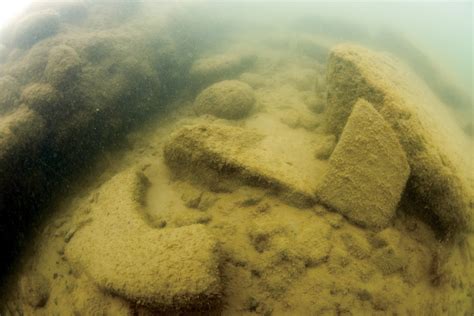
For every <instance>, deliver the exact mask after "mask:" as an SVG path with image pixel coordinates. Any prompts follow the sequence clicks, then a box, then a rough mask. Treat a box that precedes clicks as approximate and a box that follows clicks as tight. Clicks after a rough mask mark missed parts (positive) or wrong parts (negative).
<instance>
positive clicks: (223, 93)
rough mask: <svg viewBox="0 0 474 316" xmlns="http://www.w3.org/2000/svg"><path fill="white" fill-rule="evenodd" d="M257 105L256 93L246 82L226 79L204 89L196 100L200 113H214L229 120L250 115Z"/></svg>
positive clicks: (196, 106) (196, 107)
mask: <svg viewBox="0 0 474 316" xmlns="http://www.w3.org/2000/svg"><path fill="white" fill-rule="evenodd" d="M254 106H255V94H254V92H253V89H252V88H251V87H250V86H249V85H248V84H246V83H243V82H240V81H236V80H225V81H221V82H219V83H216V84H213V85H212V86H210V87H208V88H206V89H205V90H204V91H202V92H201V93H200V94H199V95H198V96H197V98H196V100H195V102H194V107H195V110H196V112H197V113H198V114H212V115H214V116H217V117H220V118H225V119H229V120H237V119H241V118H244V117H246V116H248V115H249V113H250V111H251V110H252V109H253V108H254Z"/></svg>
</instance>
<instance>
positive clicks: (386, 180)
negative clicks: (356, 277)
mask: <svg viewBox="0 0 474 316" xmlns="http://www.w3.org/2000/svg"><path fill="white" fill-rule="evenodd" d="M409 174H410V167H409V166H408V162H407V159H406V156H405V153H404V151H403V148H402V146H401V145H400V143H399V141H398V139H397V135H396V134H395V132H394V131H393V130H392V128H391V127H390V126H389V125H388V123H387V122H385V120H384V119H383V118H382V116H381V115H380V114H379V113H378V112H377V111H376V110H375V109H374V108H373V107H372V105H371V104H370V103H368V102H367V101H365V100H363V99H360V100H359V101H357V103H356V105H355V106H354V109H353V111H352V114H351V115H350V117H349V119H348V121H347V124H346V126H345V128H344V131H343V132H342V134H341V137H340V139H339V142H338V144H337V145H336V148H335V149H334V152H333V153H332V155H331V157H330V159H329V168H328V170H327V173H326V175H325V176H324V178H323V180H322V181H321V184H320V186H319V188H318V190H317V195H318V198H319V199H320V200H321V202H323V203H324V204H326V205H328V206H330V207H332V208H334V209H336V210H337V211H339V212H340V213H342V214H344V215H345V216H347V217H348V218H349V219H351V220H353V221H354V222H356V223H359V224H361V225H363V226H369V227H384V226H387V225H388V223H389V221H390V220H391V218H392V217H393V215H394V214H395V209H396V207H397V204H398V202H399V201H400V197H401V195H402V192H403V190H404V188H405V184H406V181H407V179H408V176H409Z"/></svg>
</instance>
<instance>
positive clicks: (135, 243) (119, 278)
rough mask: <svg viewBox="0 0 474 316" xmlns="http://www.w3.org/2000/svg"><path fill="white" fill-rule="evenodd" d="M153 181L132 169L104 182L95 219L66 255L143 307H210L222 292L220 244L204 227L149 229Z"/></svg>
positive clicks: (76, 236) (110, 289)
mask: <svg viewBox="0 0 474 316" xmlns="http://www.w3.org/2000/svg"><path fill="white" fill-rule="evenodd" d="M147 183H148V182H147V181H146V178H144V176H143V175H142V174H137V173H136V172H133V170H127V171H124V172H122V173H120V174H118V175H116V176H115V177H113V178H112V179H111V180H109V182H107V183H106V184H104V185H103V187H102V188H101V190H100V200H99V202H98V204H97V205H96V209H94V210H92V212H91V217H92V221H91V222H90V223H89V224H87V225H85V226H83V227H82V228H81V229H79V230H78V231H77V232H76V233H75V234H74V237H73V238H72V239H71V241H70V242H69V243H68V245H67V248H66V256H67V258H68V259H69V260H70V261H72V262H73V263H75V264H77V265H78V267H79V268H83V269H84V270H85V272H86V273H87V275H89V276H90V277H91V278H92V279H93V280H94V281H95V283H96V284H97V285H98V286H99V287H100V288H102V289H104V290H106V291H108V292H110V293H113V294H116V295H119V296H122V297H124V298H126V299H127V300H130V301H132V302H134V303H136V304H138V305H146V306H151V307H154V308H158V309H163V310H169V309H177V310H183V309H191V308H194V309H196V308H200V307H203V308H205V307H207V306H209V305H211V304H212V303H214V302H215V301H216V300H217V299H218V298H219V295H220V291H221V285H220V278H219V257H218V249H217V243H216V240H215V239H214V238H213V237H212V236H211V235H210V234H209V233H208V232H207V230H206V228H205V227H204V226H202V225H191V226H185V227H180V228H176V229H171V228H170V229H168V228H163V229H155V228H152V227H151V226H149V225H148V223H147V222H146V221H145V219H146V216H144V210H143V197H144V194H145V192H146V190H145V188H146V187H145V186H146V184H147Z"/></svg>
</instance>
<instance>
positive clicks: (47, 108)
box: [21, 83, 60, 115]
mask: <svg viewBox="0 0 474 316" xmlns="http://www.w3.org/2000/svg"><path fill="white" fill-rule="evenodd" d="M21 100H22V102H24V103H25V104H26V105H27V106H28V107H29V108H31V109H32V110H35V111H36V112H38V113H40V114H42V115H48V114H51V113H53V112H54V110H56V107H57V105H58V104H59V100H60V96H59V93H58V91H57V90H56V89H55V88H54V87H53V86H51V85H49V84H47V83H34V84H31V85H29V86H28V87H26V88H25V89H24V90H23V92H22V94H21Z"/></svg>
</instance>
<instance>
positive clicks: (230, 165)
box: [165, 124, 317, 207]
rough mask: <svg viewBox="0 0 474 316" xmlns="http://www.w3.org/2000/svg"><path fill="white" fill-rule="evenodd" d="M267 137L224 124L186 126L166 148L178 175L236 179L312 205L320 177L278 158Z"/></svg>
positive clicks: (300, 203) (173, 137) (300, 204)
mask: <svg viewBox="0 0 474 316" xmlns="http://www.w3.org/2000/svg"><path fill="white" fill-rule="evenodd" d="M267 138H268V137H265V136H263V135H262V134H260V133H258V132H255V131H252V130H246V129H243V128H240V127H233V126H226V125H223V124H208V125H201V124H199V125H195V126H189V127H184V128H182V129H181V130H179V131H178V132H176V133H175V134H174V135H173V136H172V137H171V140H170V141H169V142H168V144H167V145H166V146H165V159H166V162H167V164H168V166H169V167H170V168H171V169H172V170H174V171H175V172H176V173H179V174H183V175H192V176H193V177H195V178H196V177H197V178H199V179H201V180H202V179H206V178H209V177H213V176H214V175H215V176H218V177H222V178H235V179H239V180H242V181H243V182H245V183H247V184H251V185H256V186H261V187H266V188H270V189H273V190H274V191H275V192H276V193H277V194H278V195H279V196H280V197H282V198H283V199H284V200H287V201H288V202H290V203H292V204H294V205H297V206H301V207H304V206H310V205H312V204H313V203H314V190H315V189H316V184H317V181H316V180H317V177H315V176H314V174H311V172H308V170H305V169H304V168H299V167H298V166H295V165H291V164H288V163H286V162H285V160H283V159H275V157H276V155H277V154H276V153H275V152H273V150H274V148H271V145H272V144H273V143H274V142H270V141H267V140H269V139H270V138H268V139H267ZM267 145H268V146H267ZM278 154H279V153H278ZM314 160H315V163H317V162H316V159H314ZM190 168H191V170H190Z"/></svg>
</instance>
